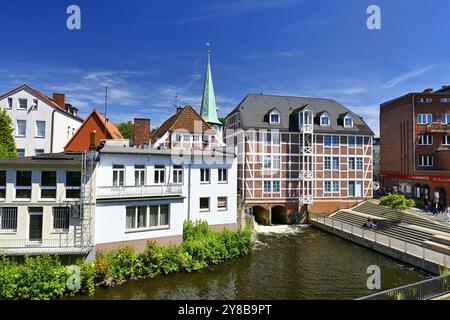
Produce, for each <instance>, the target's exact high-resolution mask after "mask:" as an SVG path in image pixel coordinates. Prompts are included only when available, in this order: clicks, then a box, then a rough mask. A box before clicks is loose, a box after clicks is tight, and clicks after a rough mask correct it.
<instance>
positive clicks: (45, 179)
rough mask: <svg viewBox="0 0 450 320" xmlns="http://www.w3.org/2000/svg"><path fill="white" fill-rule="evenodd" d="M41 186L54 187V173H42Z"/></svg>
mask: <svg viewBox="0 0 450 320" xmlns="http://www.w3.org/2000/svg"><path fill="white" fill-rule="evenodd" d="M41 186H43V187H54V186H56V171H42V174H41Z"/></svg>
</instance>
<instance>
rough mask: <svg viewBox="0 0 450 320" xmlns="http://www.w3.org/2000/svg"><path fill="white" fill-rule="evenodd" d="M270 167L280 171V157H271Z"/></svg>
mask: <svg viewBox="0 0 450 320" xmlns="http://www.w3.org/2000/svg"><path fill="white" fill-rule="evenodd" d="M272 165H273V169H276V170H280V169H281V156H279V155H278V156H272Z"/></svg>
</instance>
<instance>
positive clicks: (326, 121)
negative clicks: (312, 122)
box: [320, 113, 330, 127]
mask: <svg viewBox="0 0 450 320" xmlns="http://www.w3.org/2000/svg"><path fill="white" fill-rule="evenodd" d="M320 125H321V126H322V127H329V126H330V116H329V115H328V113H324V114H322V115H321V116H320Z"/></svg>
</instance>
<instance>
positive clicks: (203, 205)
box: [200, 198, 209, 212]
mask: <svg viewBox="0 0 450 320" xmlns="http://www.w3.org/2000/svg"><path fill="white" fill-rule="evenodd" d="M200 211H202V212H206V211H209V198H200Z"/></svg>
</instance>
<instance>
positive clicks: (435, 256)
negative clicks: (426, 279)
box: [310, 214, 450, 268]
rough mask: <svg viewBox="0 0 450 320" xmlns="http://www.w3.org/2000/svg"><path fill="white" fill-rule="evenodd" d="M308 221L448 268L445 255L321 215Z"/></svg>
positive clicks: (315, 215)
mask: <svg viewBox="0 0 450 320" xmlns="http://www.w3.org/2000/svg"><path fill="white" fill-rule="evenodd" d="M310 220H312V221H316V222H317V223H321V224H323V225H326V226H329V227H332V228H333V229H336V230H340V231H342V232H345V233H348V234H350V235H354V236H357V237H359V238H362V239H364V240H368V241H372V242H374V243H377V244H380V245H383V246H386V247H389V248H391V249H394V250H397V251H400V252H403V253H405V254H408V255H411V256H414V257H417V258H420V259H423V260H425V261H428V262H432V263H435V264H437V265H440V266H444V267H448V268H450V256H449V255H447V254H443V253H440V252H437V251H435V250H432V249H428V248H425V247H423V246H420V245H417V244H413V243H410V242H407V241H404V240H400V239H397V238H394V237H390V236H387V235H384V234H381V233H378V232H376V231H374V230H369V229H366V228H363V227H362V226H361V227H357V226H354V225H353V224H349V223H345V222H342V221H339V220H336V219H333V218H330V217H327V216H323V215H318V214H310Z"/></svg>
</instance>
